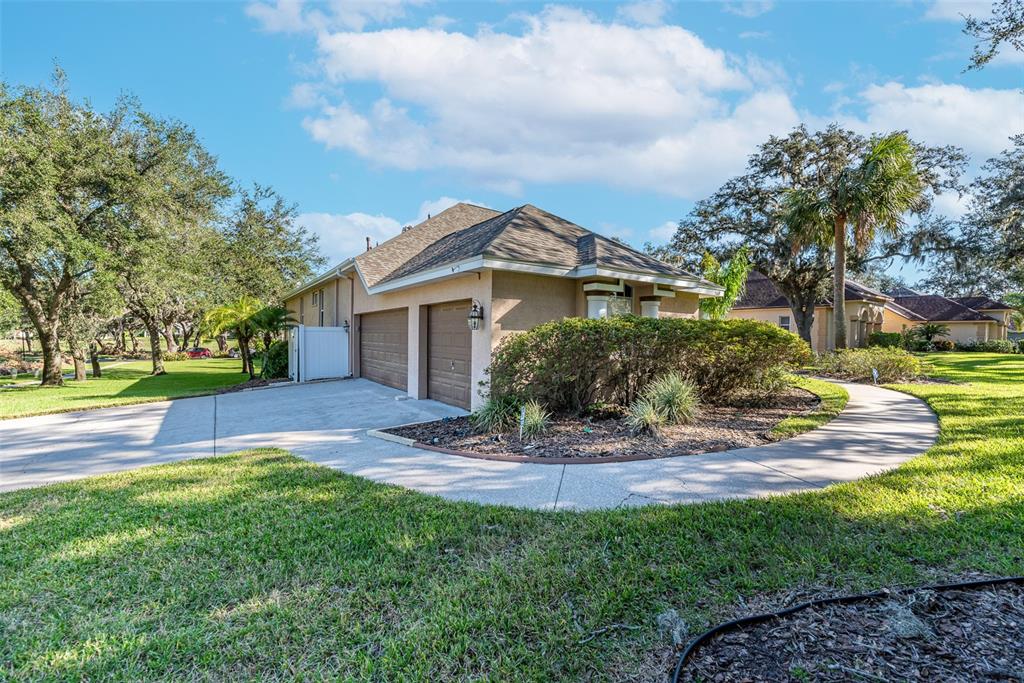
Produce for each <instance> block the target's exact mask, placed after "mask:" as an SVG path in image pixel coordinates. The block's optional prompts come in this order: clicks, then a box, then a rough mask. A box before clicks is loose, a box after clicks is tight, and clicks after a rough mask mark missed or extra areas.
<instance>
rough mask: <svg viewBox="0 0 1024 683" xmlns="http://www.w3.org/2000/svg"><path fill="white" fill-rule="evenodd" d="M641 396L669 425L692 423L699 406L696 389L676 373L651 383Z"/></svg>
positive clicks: (663, 376)
mask: <svg viewBox="0 0 1024 683" xmlns="http://www.w3.org/2000/svg"><path fill="white" fill-rule="evenodd" d="M643 396H644V398H646V399H648V400H650V401H651V403H653V404H654V407H655V408H657V409H658V411H659V412H661V413H662V414H663V415H664V416H665V421H666V422H667V423H669V424H686V423H688V422H692V421H693V419H694V418H695V417H696V416H697V408H698V406H699V405H700V398H699V397H698V396H697V388H696V387H695V386H693V383H692V382H688V381H687V380H685V379H683V378H682V376H680V374H679V373H678V372H670V373H668V374H665V375H662V376H661V377H659V378H658V379H656V380H654V381H653V382H651V383H650V384H649V385H648V386H647V389H645V390H644V394H643Z"/></svg>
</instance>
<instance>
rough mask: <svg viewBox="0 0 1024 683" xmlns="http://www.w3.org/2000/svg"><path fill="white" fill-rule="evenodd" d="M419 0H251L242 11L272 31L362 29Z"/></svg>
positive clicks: (402, 13) (396, 15) (387, 19)
mask: <svg viewBox="0 0 1024 683" xmlns="http://www.w3.org/2000/svg"><path fill="white" fill-rule="evenodd" d="M421 2H422V0H329V1H328V2H326V3H313V4H312V6H311V5H310V4H308V3H306V2H305V0H272V1H271V2H252V3H250V4H248V5H247V6H246V8H245V13H246V14H248V15H249V16H250V17H252V18H253V19H256V20H257V21H258V22H259V23H260V25H261V27H262V28H263V30H265V31H271V32H274V33H298V32H302V31H323V30H333V29H345V30H353V31H362V30H363V29H364V28H366V27H367V26H369V25H371V24H382V23H388V22H392V21H395V20H396V19H401V18H402V17H404V16H405V5H408V4H421Z"/></svg>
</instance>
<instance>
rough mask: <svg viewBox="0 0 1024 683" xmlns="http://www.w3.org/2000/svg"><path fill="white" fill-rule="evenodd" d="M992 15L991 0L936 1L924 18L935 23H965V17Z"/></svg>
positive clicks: (929, 7) (926, 11)
mask: <svg viewBox="0 0 1024 683" xmlns="http://www.w3.org/2000/svg"><path fill="white" fill-rule="evenodd" d="M991 13H992V3H991V2H990V1H989V0H935V1H934V2H932V3H931V4H930V5H929V6H928V9H927V10H925V13H924V16H925V19H933V20H935V21H963V20H964V17H965V16H975V17H986V16H988V15H989V14H991Z"/></svg>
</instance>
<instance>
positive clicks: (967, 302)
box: [950, 296, 1013, 311]
mask: <svg viewBox="0 0 1024 683" xmlns="http://www.w3.org/2000/svg"><path fill="white" fill-rule="evenodd" d="M950 299H952V300H953V301H955V302H957V303H958V304H963V305H964V306H967V308H973V309H974V310H976V311H1012V310H1013V306H1011V305H1010V304H1007V303H1003V302H1002V301H997V300H995V299H990V298H988V297H987V296H951V297H950Z"/></svg>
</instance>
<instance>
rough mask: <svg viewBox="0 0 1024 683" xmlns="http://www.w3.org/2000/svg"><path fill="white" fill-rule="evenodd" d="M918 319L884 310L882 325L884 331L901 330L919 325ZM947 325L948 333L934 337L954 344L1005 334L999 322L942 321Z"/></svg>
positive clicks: (984, 339)
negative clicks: (910, 318)
mask: <svg viewBox="0 0 1024 683" xmlns="http://www.w3.org/2000/svg"><path fill="white" fill-rule="evenodd" d="M920 324H921V322H920V321H916V320H909V319H907V318H904V317H903V316H901V315H899V314H898V313H895V312H893V311H890V310H886V311H885V322H884V324H883V325H882V330H883V331H884V332H902V331H903V330H905V329H910V328H912V327H916V326H918V325H920ZM942 324H944V325H948V326H949V334H947V335H943V336H940V337H936V339H949V340H951V341H952V342H954V343H956V344H970V343H971V342H974V341H986V340H988V339H1002V338H1003V337H1002V336H1000V334H1002V335H1005V334H1006V332H1005V328H1003V329H1000V326H999V323H998V322H996V321H994V320H993V321H992V322H990V323H986V322H981V323H979V322H975V321H971V322H951V323H942Z"/></svg>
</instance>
